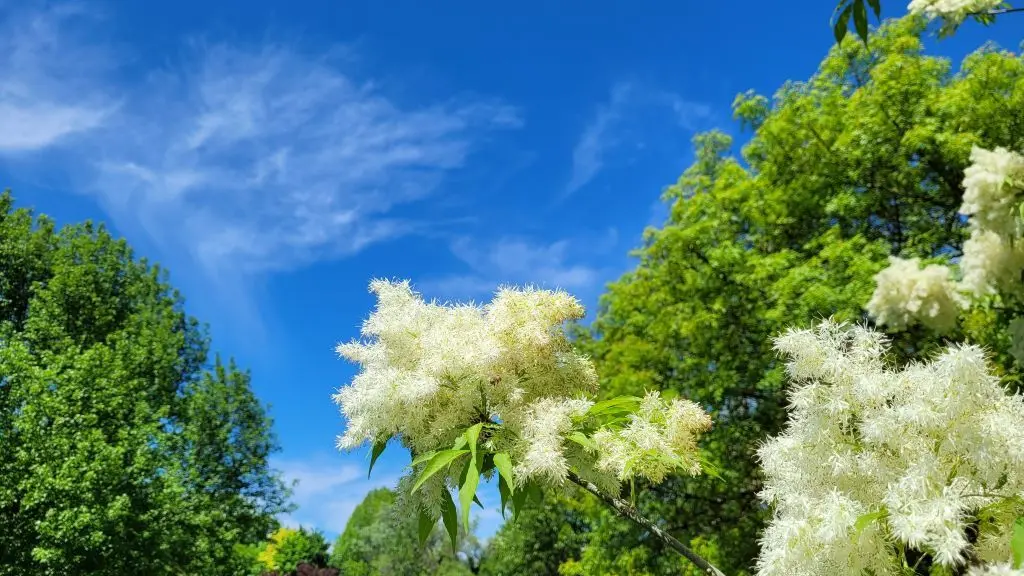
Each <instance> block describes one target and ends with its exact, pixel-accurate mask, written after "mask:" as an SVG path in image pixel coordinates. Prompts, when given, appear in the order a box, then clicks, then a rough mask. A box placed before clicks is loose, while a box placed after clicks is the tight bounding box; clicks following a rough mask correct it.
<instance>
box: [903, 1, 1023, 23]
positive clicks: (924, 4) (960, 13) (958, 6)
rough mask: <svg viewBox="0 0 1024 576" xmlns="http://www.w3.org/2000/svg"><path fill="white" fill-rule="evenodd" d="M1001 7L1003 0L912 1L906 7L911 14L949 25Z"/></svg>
mask: <svg viewBox="0 0 1024 576" xmlns="http://www.w3.org/2000/svg"><path fill="white" fill-rule="evenodd" d="M1002 5H1003V0H912V1H911V2H910V4H909V5H908V6H907V10H909V11H910V12H911V13H912V14H924V15H925V16H926V17H928V18H930V19H935V18H942V19H944V20H946V21H947V22H950V23H954V24H956V23H960V22H963V21H964V20H965V19H966V18H967V17H968V16H970V15H972V14H978V13H982V12H987V11H989V10H993V9H995V8H999V7H1000V6H1002Z"/></svg>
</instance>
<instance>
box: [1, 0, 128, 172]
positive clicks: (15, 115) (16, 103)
mask: <svg viewBox="0 0 1024 576" xmlns="http://www.w3.org/2000/svg"><path fill="white" fill-rule="evenodd" d="M95 21H96V16H95V15H93V14H90V13H89V12H88V11H86V10H84V9H83V8H82V7H81V6H79V5H75V4H65V5H59V6H48V7H42V8H40V9H38V10H34V11H18V10H16V9H14V8H12V7H11V6H10V5H5V4H0V55H2V56H0V78H3V81H2V82H0V127H2V128H0V153H6V154H12V153H27V152H33V151H36V150H41V149H44V148H47V147H49V146H54V145H58V144H61V143H64V142H66V140H67V139H68V138H69V137H71V136H74V135H78V134H81V133H83V132H87V131H89V130H92V129H94V128H97V127H98V126H100V125H102V124H103V122H105V121H106V120H108V119H109V118H110V117H111V116H112V115H113V114H114V113H115V112H116V111H117V109H118V104H119V102H118V100H117V98H116V97H115V96H114V95H113V94H112V93H111V91H109V90H107V89H106V88H105V87H104V86H102V85H101V84H99V83H98V82H96V81H95V79H96V78H97V77H100V76H104V75H105V74H107V72H108V69H107V67H108V64H109V61H110V60H109V55H108V54H107V53H106V51H105V50H104V49H103V48H97V47H95V46H93V45H92V44H91V42H89V38H88V34H87V33H84V34H83V33H72V32H69V29H74V28H77V27H86V28H88V27H90V26H92V25H93V24H94V23H95Z"/></svg>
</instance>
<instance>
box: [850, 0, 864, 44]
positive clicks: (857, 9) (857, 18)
mask: <svg viewBox="0 0 1024 576" xmlns="http://www.w3.org/2000/svg"><path fill="white" fill-rule="evenodd" d="M853 25H854V27H856V28H857V35H858V36H860V39H861V40H863V41H864V44H865V45H867V43H868V9H867V8H866V7H865V6H864V0H854V2H853Z"/></svg>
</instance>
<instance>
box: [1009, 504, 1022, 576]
mask: <svg viewBox="0 0 1024 576" xmlns="http://www.w3.org/2000/svg"><path fill="white" fill-rule="evenodd" d="M1010 549H1011V550H1013V567H1014V568H1024V516H1022V517H1020V518H1017V521H1016V522H1015V523H1014V524H1013V537H1012V538H1011V539H1010Z"/></svg>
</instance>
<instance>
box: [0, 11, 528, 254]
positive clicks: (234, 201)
mask: <svg viewBox="0 0 1024 576" xmlns="http://www.w3.org/2000/svg"><path fill="white" fill-rule="evenodd" d="M79 12H81V10H77V9H75V8H74V7H69V6H65V7H60V8H51V9H46V10H35V11H23V12H22V13H20V14H7V15H5V24H4V26H3V27H4V28H8V29H9V30H8V31H11V32H12V33H11V34H9V35H8V36H7V37H6V38H5V39H4V42H6V43H7V46H6V48H7V49H8V52H9V53H10V54H12V56H11V57H9V58H4V60H5V61H4V63H3V64H2V65H0V72H3V73H5V82H4V86H3V87H0V122H2V123H3V126H4V130H3V131H0V132H3V133H2V134H0V152H12V151H18V152H22V153H24V152H32V153H37V154H43V153H45V152H46V151H47V150H49V149H52V148H53V147H54V146H56V145H58V144H62V145H65V146H74V158H75V161H76V162H78V163H79V164H80V165H79V166H76V167H75V169H74V170H71V171H73V172H74V173H75V174H76V175H77V177H78V179H79V180H81V182H76V184H78V185H79V186H80V187H82V188H84V189H86V190H87V191H88V192H89V193H91V194H92V195H94V196H95V197H96V198H98V199H99V200H100V201H101V203H102V204H103V206H104V207H105V208H106V210H107V211H108V212H109V213H110V214H111V216H112V217H113V218H114V220H115V222H117V223H118V224H119V225H120V226H121V227H123V228H126V229H132V228H141V229H142V230H144V231H145V232H146V233H148V234H149V235H150V236H151V237H152V238H153V239H154V240H156V241H157V242H158V243H160V244H163V245H169V246H170V247H172V248H174V249H175V252H180V251H182V250H184V251H185V252H186V253H188V254H190V255H191V256H192V257H193V258H194V260H196V261H197V262H199V263H200V264H201V265H202V266H203V267H204V268H205V269H207V270H208V271H214V272H216V271H221V270H223V269H225V268H228V269H230V270H233V271H240V272H243V273H258V272H266V271H274V270H281V269H288V268H294V267H296V266H300V265H303V264H306V263H309V262H311V261H314V260H316V259H319V258H328V257H335V256H339V255H346V254H351V253H354V252H358V251H359V250H361V249H363V248H364V247H366V246H367V245H370V244H372V243H374V242H378V241H381V240H383V239H388V238H394V237H396V236H399V235H402V234H404V233H407V232H409V231H410V230H412V229H414V228H415V227H416V225H417V223H416V222H415V221H414V220H413V219H409V218H403V217H402V216H401V215H399V214H396V211H397V209H398V208H400V207H401V206H404V205H407V204H409V203H412V202H416V201H418V200H421V199H423V198H425V197H427V196H429V195H431V194H432V193H434V192H435V191H436V190H437V189H438V187H439V186H440V185H441V184H442V183H443V181H444V178H445V176H446V175H447V174H448V173H450V172H452V171H455V170H458V169H459V168H461V167H462V166H463V165H464V164H465V162H466V161H467V159H468V158H469V157H470V155H471V154H472V153H473V152H474V151H475V150H476V149H477V146H478V142H479V137H480V136H481V135H482V134H484V133H485V132H487V131H489V130H493V129H501V128H510V127H511V128H514V127H517V126H519V125H520V123H521V120H520V118H519V115H518V112H517V111H516V110H515V109H514V108H511V107H509V106H506V105H504V104H502V103H500V102H497V101H490V100H486V99H473V100H468V101H467V100H452V101H445V102H438V103H434V104H426V105H417V106H410V105H400V104H398V103H396V102H395V101H393V99H390V98H389V97H388V96H387V95H386V94H384V93H383V92H382V91H380V90H378V88H377V87H376V85H375V84H374V83H373V81H372V80H369V79H365V78H360V77H357V75H355V74H353V73H351V72H350V71H349V69H348V67H347V66H346V62H345V61H344V60H342V59H340V58H337V57H335V56H336V51H332V50H328V51H325V52H321V53H309V52H305V51H302V50H299V49H297V48H295V47H293V46H290V45H288V44H283V43H282V44H270V43H268V44H263V45H258V46H237V45H229V44H224V43H206V42H192V43H191V44H189V45H188V47H187V50H185V51H184V53H185V56H183V57H181V58H180V59H179V61H177V62H176V63H174V64H170V65H167V64H165V65H162V66H161V67H159V68H151V69H149V70H146V71H145V72H144V73H143V74H135V75H133V77H132V79H124V78H121V79H119V80H118V81H117V82H115V81H114V75H113V74H111V73H109V72H110V71H111V70H116V69H117V67H118V66H119V65H121V64H123V62H119V61H118V60H117V58H116V57H115V56H114V55H115V54H116V53H118V52H117V51H114V50H112V49H105V46H104V45H103V44H102V43H101V42H99V41H97V40H96V37H98V36H99V34H97V33H95V29H96V27H98V26H99V25H100V24H102V23H101V22H98V21H96V20H90V19H87V18H81V17H76V16H77V14H78V13H79ZM25 23H29V24H25ZM86 38H88V39H90V42H86V41H85V40H84V39H86ZM136 64H137V63H136ZM137 67H138V66H136V68H137ZM113 94H116V95H117V97H116V98H114V97H112V96H111V95H113ZM72 135H74V136H75V137H74V138H73V139H71V136H72Z"/></svg>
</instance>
